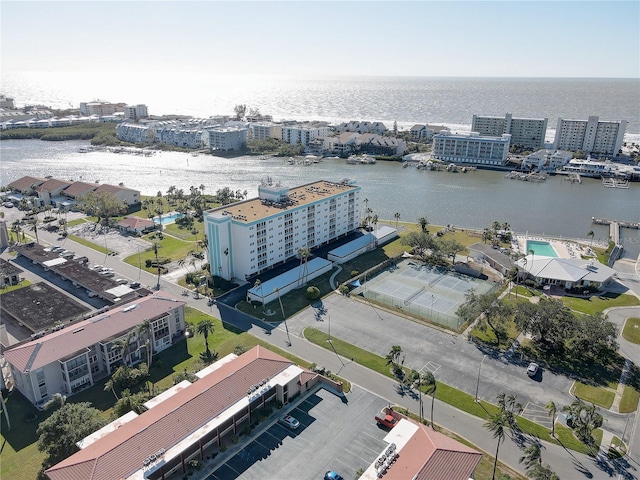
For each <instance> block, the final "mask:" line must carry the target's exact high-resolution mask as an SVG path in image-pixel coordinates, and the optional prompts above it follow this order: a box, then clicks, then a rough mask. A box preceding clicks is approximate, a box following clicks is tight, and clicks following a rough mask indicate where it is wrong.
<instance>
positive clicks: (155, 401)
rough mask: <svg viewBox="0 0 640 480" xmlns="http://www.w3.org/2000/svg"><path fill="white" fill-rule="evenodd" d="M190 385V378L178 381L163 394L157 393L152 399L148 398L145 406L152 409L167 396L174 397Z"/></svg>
mask: <svg viewBox="0 0 640 480" xmlns="http://www.w3.org/2000/svg"><path fill="white" fill-rule="evenodd" d="M189 385H191V382H190V381H189V380H183V381H181V382H180V383H178V384H176V385H174V386H173V387H171V388H170V389H169V390H165V391H164V392H162V393H161V394H159V395H156V396H155V397H153V398H152V399H151V400H147V401H146V402H144V403H143V405H144V406H145V407H147V408H148V409H152V408H153V407H155V406H156V405H158V404H159V403H162V402H164V401H165V400H166V399H167V398H169V397H173V396H174V395H175V394H176V393H178V392H179V391H180V390H184V389H185V388H187V387H188V386H189Z"/></svg>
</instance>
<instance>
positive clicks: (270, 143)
mask: <svg viewBox="0 0 640 480" xmlns="http://www.w3.org/2000/svg"><path fill="white" fill-rule="evenodd" d="M0 140H43V141H48V142H64V141H69V140H89V141H90V142H91V145H93V146H98V147H127V148H139V149H144V150H160V151H173V152H185V153H194V152H197V153H199V154H205V155H212V156H216V157H223V158H235V157H242V156H246V155H253V156H262V155H270V156H274V157H299V156H302V155H304V145H301V144H297V145H292V144H289V143H285V142H282V141H280V140H277V139H275V138H266V139H264V140H255V139H249V140H248V141H247V144H246V146H245V147H244V148H242V149H240V150H229V151H216V152H211V151H209V150H206V149H203V148H200V149H198V148H187V147H176V146H173V145H167V144H164V143H158V142H153V143H131V142H124V141H122V140H119V139H118V137H117V136H116V123H114V122H102V123H83V124H80V125H71V126H68V127H47V128H16V129H12V130H0ZM414 153H415V152H414ZM345 158H346V157H345ZM375 158H376V160H380V161H396V162H399V161H402V156H394V155H377V156H375Z"/></svg>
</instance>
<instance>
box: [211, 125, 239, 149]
mask: <svg viewBox="0 0 640 480" xmlns="http://www.w3.org/2000/svg"><path fill="white" fill-rule="evenodd" d="M247 134H248V130H247V129H246V128H244V127H213V128H211V129H209V130H207V131H205V132H204V134H203V136H202V140H203V143H204V146H205V147H208V148H210V149H211V150H212V151H216V150H222V151H227V150H240V149H241V148H242V147H244V146H245V145H246V144H247Z"/></svg>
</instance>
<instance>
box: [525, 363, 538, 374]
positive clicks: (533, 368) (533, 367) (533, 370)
mask: <svg viewBox="0 0 640 480" xmlns="http://www.w3.org/2000/svg"><path fill="white" fill-rule="evenodd" d="M538 370H540V365H538V364H537V363H536V362H531V363H530V364H529V366H528V367H527V375H529V376H530V377H531V378H533V377H535V376H536V375H537V374H538Z"/></svg>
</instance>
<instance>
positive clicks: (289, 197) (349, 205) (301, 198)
mask: <svg viewBox="0 0 640 480" xmlns="http://www.w3.org/2000/svg"><path fill="white" fill-rule="evenodd" d="M359 214H360V187H357V186H355V185H353V184H351V183H349V182H339V183H334V182H329V181H325V180H320V181H317V182H313V183H309V184H306V185H301V186H299V187H295V188H291V189H289V187H285V186H282V185H280V184H279V183H273V182H271V181H270V180H267V181H263V182H262V183H261V185H260V186H259V187H258V197H257V198H252V199H249V200H245V201H242V202H238V203H232V204H230V205H224V206H222V207H218V208H215V209H213V210H208V211H206V212H205V215H204V219H205V228H206V234H207V238H208V241H209V262H210V266H211V274H212V275H218V276H220V277H223V278H225V279H227V280H230V279H231V278H240V279H242V280H244V279H247V278H249V277H252V276H254V275H257V274H259V273H261V272H264V271H265V270H268V269H270V268H273V267H274V266H277V265H280V264H282V263H284V262H286V261H288V260H292V259H294V258H296V257H297V256H298V250H299V249H309V250H313V249H314V248H316V247H319V246H321V245H324V244H327V243H329V242H331V241H333V240H335V239H337V238H339V237H342V236H344V235H347V234H348V233H351V232H353V231H354V230H355V229H356V228H357V227H358V225H359V222H360V218H359V217H360V215H359Z"/></svg>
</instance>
